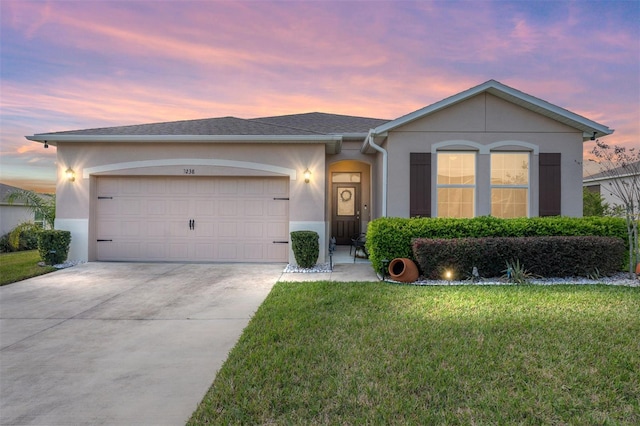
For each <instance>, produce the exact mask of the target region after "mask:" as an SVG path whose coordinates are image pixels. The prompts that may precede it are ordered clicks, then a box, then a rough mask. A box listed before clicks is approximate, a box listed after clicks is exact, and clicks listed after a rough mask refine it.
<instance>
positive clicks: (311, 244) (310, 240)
mask: <svg viewBox="0 0 640 426" xmlns="http://www.w3.org/2000/svg"><path fill="white" fill-rule="evenodd" d="M319 238H320V236H319V235H318V233H317V232H315V231H293V232H291V247H292V249H293V255H294V257H295V258H296V262H297V263H298V266H300V267H301V268H311V267H312V266H314V265H315V264H316V262H317V261H318V256H319V255H320V244H319V242H318V240H319Z"/></svg>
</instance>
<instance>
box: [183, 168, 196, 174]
mask: <svg viewBox="0 0 640 426" xmlns="http://www.w3.org/2000/svg"><path fill="white" fill-rule="evenodd" d="M182 170H183V171H184V174H185V175H195V174H196V169H182Z"/></svg>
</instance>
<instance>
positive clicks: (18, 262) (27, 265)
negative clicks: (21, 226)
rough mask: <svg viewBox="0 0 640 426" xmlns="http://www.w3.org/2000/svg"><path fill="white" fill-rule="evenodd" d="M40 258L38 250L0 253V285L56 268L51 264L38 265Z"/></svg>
mask: <svg viewBox="0 0 640 426" xmlns="http://www.w3.org/2000/svg"><path fill="white" fill-rule="evenodd" d="M40 260H41V259H40V255H39V254H38V250H29V251H19V252H15V253H2V254H0V285H5V284H11V283H14V282H16V281H22V280H25V279H27V278H31V277H36V276H38V275H43V274H47V273H49V272H52V271H55V270H56V268H54V267H52V266H38V262H40Z"/></svg>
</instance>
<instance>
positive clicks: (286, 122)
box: [47, 112, 388, 136]
mask: <svg viewBox="0 0 640 426" xmlns="http://www.w3.org/2000/svg"><path fill="white" fill-rule="evenodd" d="M387 121H388V120H381V119H376V118H364V117H353V116H348V115H337V114H325V113H319V112H312V113H308V114H293V115H283V116H275V117H263V118H253V119H243V118H236V117H220V118H206V119H200V120H183V121H171V122H164V123H151V124H139V125H132V126H117V127H102V128H96V129H84V130H71V131H64V132H52V133H47V134H48V135H60V136H63V135H84V136H124V135H127V136H129V135H130V136H139V135H176V136H177V135H223V136H230V135H239V136H244V135H247V136H252V135H255V136H257V135H262V136H263V135H271V136H280V135H290V136H293V135H305V136H306V135H336V134H344V133H366V132H367V131H369V129H371V128H372V127H375V126H379V125H380V124H383V123H386V122H387Z"/></svg>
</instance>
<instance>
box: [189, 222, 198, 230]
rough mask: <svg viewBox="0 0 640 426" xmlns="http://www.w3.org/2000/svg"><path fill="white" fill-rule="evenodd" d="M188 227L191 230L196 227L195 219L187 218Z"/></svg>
mask: <svg viewBox="0 0 640 426" xmlns="http://www.w3.org/2000/svg"><path fill="white" fill-rule="evenodd" d="M189 229H191V230H194V229H196V221H195V219H190V220H189Z"/></svg>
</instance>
